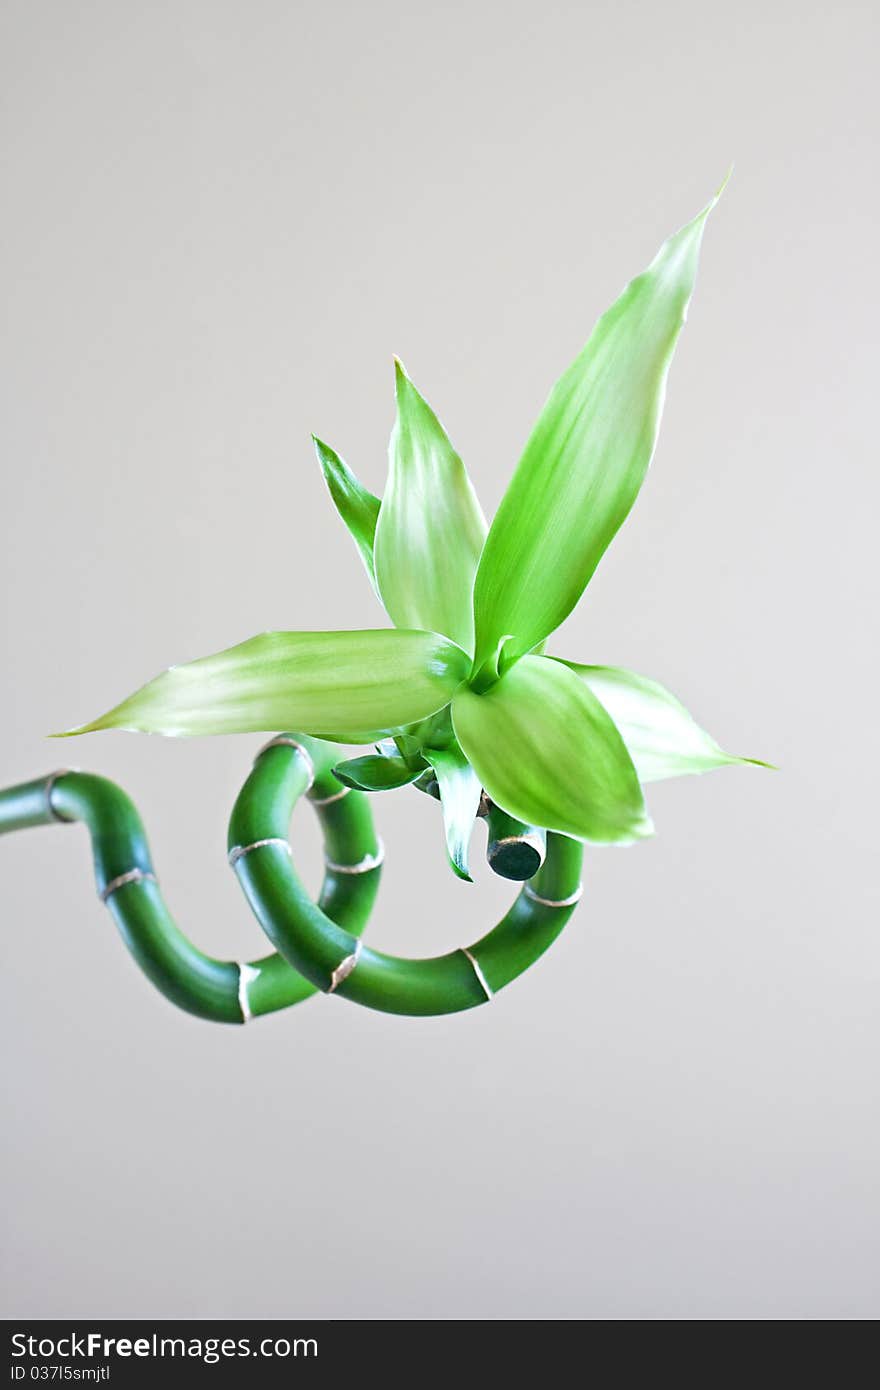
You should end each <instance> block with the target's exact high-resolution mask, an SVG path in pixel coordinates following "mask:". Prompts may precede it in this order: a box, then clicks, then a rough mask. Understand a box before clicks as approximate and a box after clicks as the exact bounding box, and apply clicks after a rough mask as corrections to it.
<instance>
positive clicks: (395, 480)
mask: <svg viewBox="0 0 880 1390" xmlns="http://www.w3.org/2000/svg"><path fill="white" fill-rule="evenodd" d="M396 376H397V388H396V389H397V419H396V422H395V425H394V430H393V431H392V435H391V444H390V446H389V455H388V457H389V468H388V486H387V487H386V489H385V496H384V497H383V499H382V506H381V509H380V511H379V521H378V524H377V526H376V543H375V552H374V554H375V563H376V578H377V580H378V584H379V593H380V595H381V597H382V602H383V603H384V605H385V609H386V611H387V613H388V615H389V617H390V618H391V621H392V622H393V623H394V624H395V625H396V626H397V627H403V628H417V627H421V628H425V629H427V630H428V631H431V632H442V633H443V634H444V636H446V637H450V638H452V640H453V642H457V643H458V645H459V646H460V647H462V648H463V649H464V650H465V651H467V652H472V651H473V643H474V626H473V589H474V575H475V574H476V571H477V562H478V560H479V557H480V551H481V550H482V547H483V540H484V538H485V535H486V522H485V518H484V517H483V513H482V511H481V510H480V504H479V502H478V501H477V497H476V493H475V492H474V490H473V488H472V486H471V483H470V479H469V478H468V475H467V472H466V471H465V467H464V464H463V463H462V461H461V459H460V458H459V456H458V454H457V453H456V452H455V450H454V449H453V447H452V445H451V444H450V442H449V439H448V438H447V436H446V432H445V430H444V429H443V426H442V425H441V424H440V421H439V420H438V419H437V417H436V415H435V414H434V412H433V411H432V409H431V407H430V406H429V405H428V404H427V402H426V401H425V400H423V399H422V397H421V396H420V395H419V393H418V391H417V390H416V388H415V386H413V384H412V382H411V381H410V379H409V377H408V376H407V375H406V372H405V371H404V369H403V367H402V366H401V364H400V363H399V362H397V363H396Z"/></svg>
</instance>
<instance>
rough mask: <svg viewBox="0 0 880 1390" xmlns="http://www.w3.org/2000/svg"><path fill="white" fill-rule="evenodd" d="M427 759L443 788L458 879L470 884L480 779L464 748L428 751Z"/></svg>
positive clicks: (446, 825) (449, 843) (451, 854)
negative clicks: (473, 832)
mask: <svg viewBox="0 0 880 1390" xmlns="http://www.w3.org/2000/svg"><path fill="white" fill-rule="evenodd" d="M423 756H424V758H425V761H426V762H428V763H430V764H431V767H432V768H433V769H434V772H435V774H436V777H437V784H438V786H439V788H440V801H441V804H442V806H443V825H444V828H445V830H446V848H447V849H448V851H449V862H450V864H451V865H452V868H453V869H454V871H455V873H457V874H458V877H459V878H464V879H467V881H468V883H470V882H471V881H472V880H471V876H470V871H469V869H468V846H469V844H470V839H471V833H472V831H473V828H474V821H475V820H476V818H477V810H478V808H479V805H480V794H481V792H482V790H483V788H482V785H481V783H480V779H479V778H478V777H477V775H476V773H475V772H474V770H473V768H472V767H471V765H470V763H469V762H468V761H467V759H466V758H465V756H464V754H463V753H462V751H461V749H460V748H455V747H450V748H444V749H442V751H441V750H440V749H437V748H426V749H425V750H424V753H423Z"/></svg>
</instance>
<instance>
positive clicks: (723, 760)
mask: <svg viewBox="0 0 880 1390" xmlns="http://www.w3.org/2000/svg"><path fill="white" fill-rule="evenodd" d="M557 659H559V658H557ZM561 664H562V665H565V666H567V667H568V669H569V670H570V671H574V672H575V674H576V675H577V676H579V677H580V679H581V680H582V681H585V682H586V684H587V685H588V686H589V688H590V689H591V690H592V692H593V694H594V695H595V696H596V698H597V699H598V700H599V701H600V702H601V704H602V705H604V707H605V709H606V710H607V711H608V713H609V714H610V715H611V718H612V719H613V720H614V723H615V724H616V725H617V728H618V729H619V731H620V734H621V736H622V738H623V741H624V743H625V744H626V746H627V748H628V749H629V755H630V757H631V758H632V760H633V763H634V764H635V769H636V772H637V773H638V774H639V780H640V781H642V782H659V781H661V780H662V779H663V778H664V777H681V776H684V774H685V773H689V772H709V771H711V769H712V768H715V767H726V766H729V765H730V764H732V763H755V764H757V765H758V766H759V767H768V766H769V764H768V763H762V762H761V761H760V759H758V758H739V757H736V756H735V755H734V754H732V753H725V751H724V749H723V748H720V747H719V746H718V744H717V743H716V742H715V740H714V738H712V737H711V736H710V735H709V734H707V733H706V731H705V729H701V728H700V726H699V724H698V723H697V722H696V720H695V719H693V718H692V716H691V715H690V714H688V712H687V710H686V709H685V707H684V705H682V704H681V703H680V702H679V701H678V700H676V698H675V696H674V695H671V694H670V692H669V691H668V690H666V689H665V688H664V686H662V685H660V684H659V683H658V682H657V681H652V680H649V679H648V677H647V676H638V675H636V674H635V672H634V671H625V670H622V669H621V668H620V667H618V666H578V665H577V664H576V663H575V662H573V661H565V662H562V663H561Z"/></svg>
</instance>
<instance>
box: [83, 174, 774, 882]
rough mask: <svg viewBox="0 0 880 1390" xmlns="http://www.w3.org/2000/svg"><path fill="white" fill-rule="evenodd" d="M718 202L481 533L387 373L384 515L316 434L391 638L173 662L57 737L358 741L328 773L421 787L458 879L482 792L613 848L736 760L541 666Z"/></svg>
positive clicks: (563, 396)
mask: <svg viewBox="0 0 880 1390" xmlns="http://www.w3.org/2000/svg"><path fill="white" fill-rule="evenodd" d="M716 201H717V195H716V198H713V199H712V201H711V202H710V203H709V205H708V206H707V207H706V208H704V209H703V211H702V212H701V213H700V214H699V215H698V216H697V217H696V218H694V220H693V221H692V222H689V223H688V224H687V225H686V226H685V227H684V228H683V229H682V230H681V231H679V232H678V233H676V234H675V235H674V236H672V237H671V238H670V239H669V240H668V241H667V242H666V243H665V244H664V245H663V247H662V248H661V250H660V252H659V253H658V255H657V256H656V258H655V259H654V261H653V262H652V263H651V265H650V266H649V267H648V269H647V270H646V271H645V272H644V273H643V274H642V275H639V276H638V277H637V278H636V279H635V280H633V281H632V282H631V283H630V284H629V285H628V286H627V287H626V289H625V290H624V292H623V294H622V295H621V296H620V298H619V299H618V300H617V301H616V303H615V304H614V305H613V306H612V307H611V308H610V309H609V310H608V312H607V313H606V314H604V315H603V317H602V318H601V319H600V320H599V322H598V324H597V326H596V328H595V330H594V332H593V334H592V336H591V337H590V339H589V342H588V343H587V345H586V347H585V348H584V350H583V351H582V352H581V354H580V355H579V356H578V358H577V359H576V360H575V361H574V363H573V364H572V365H571V366H570V367H569V369H568V371H567V372H565V374H564V375H563V376H562V377H561V378H560V380H559V381H558V382H557V383H556V386H555V387H554V388H553V391H552V392H551V394H550V397H549V400H548V401H547V404H546V405H545V407H544V410H543V411H542V413H541V415H540V417H539V419H538V421H537V424H536V425H535V427H534V430H533V431H532V435H531V438H530V439H529V441H528V443H527V444H526V448H525V451H524V453H523V455H522V458H521V460H520V462H519V466H518V468H517V469H516V472H515V473H514V476H513V479H512V481H511V483H510V486H509V487H508V489H507V493H506V494H505V496H504V498H503V500H502V502H501V506H500V508H499V510H498V513H497V515H496V517H495V519H494V521H493V523H492V526H491V527H488V528H487V525H486V522H485V519H484V517H483V513H482V511H481V509H480V505H479V502H478V501H477V497H476V493H475V492H474V489H473V487H472V485H471V482H470V479H469V478H468V475H467V472H466V470H465V467H464V464H463V463H462V461H461V459H460V458H459V456H458V454H457V453H456V452H455V450H454V448H453V446H452V444H451V443H450V441H449V439H448V437H447V435H446V432H445V431H444V429H443V427H442V425H441V424H440V422H439V420H438V419H437V416H436V415H435V414H434V412H433V411H432V410H431V408H430V406H429V405H428V404H427V402H426V401H425V400H424V398H423V397H422V396H421V395H420V394H419V392H418V391H417V390H416V388H415V386H414V385H413V383H412V381H411V380H410V378H409V377H408V376H407V374H406V372H405V371H404V369H403V367H402V365H401V364H400V362H399V361H398V362H396V395H397V419H396V422H395V426H394V431H393V433H392V437H391V445H390V450H389V473H388V484H387V487H386V490H385V494H384V496H383V498H382V499H381V501H380V499H379V498H378V497H375V496H373V495H372V494H371V493H370V492H368V491H367V489H366V488H364V487H363V486H362V485H361V484H360V483H359V482H358V480H357V478H356V477H355V476H354V474H353V473H352V472H351V470H350V469H349V468H348V467H347V466H346V464H345V463H344V462H343V460H342V459H341V458H340V457H339V455H338V454H336V453H335V452H334V451H333V450H332V449H331V448H330V447H329V446H328V445H327V444H325V443H323V442H322V441H321V440H320V439H317V438H316V439H315V447H316V449H317V453H318V458H319V460H320V463H321V467H322V469H323V471H324V477H325V479H326V481H327V485H328V488H329V490H330V494H331V496H332V498H333V501H334V503H335V504H336V507H337V510H338V511H339V514H340V516H341V517H342V519H343V521H344V522H345V524H346V526H347V527H348V529H349V531H350V532H351V534H352V536H353V538H354V540H355V542H356V544H357V546H358V549H359V551H360V554H361V557H362V559H363V562H364V566H365V568H366V571H367V575H368V577H369V579H370V582H371V584H372V585H373V588H374V589H375V591H376V594H377V595H378V597H379V599H380V601H381V602H382V603H383V605H384V607H385V610H386V612H387V614H388V616H389V618H390V619H391V621H392V623H393V624H394V628H393V629H384V630H377V631H363V632H272V633H264V634H263V635H261V636H259V637H255V638H253V639H251V640H250V641H248V642H243V643H242V644H240V645H239V646H236V647H232V648H231V649H229V650H227V651H224V652H220V653H219V654H218V655H215V656H209V657H203V658H202V659H201V660H197V661H193V662H190V663H189V664H187V665H184V666H176V667H172V668H171V669H169V670H168V671H166V672H164V673H163V674H162V675H161V676H159V677H158V678H157V679H155V680H153V681H151V682H150V683H149V684H148V685H146V686H144V687H143V688H142V689H141V690H139V691H137V692H136V693H135V694H134V695H131V696H129V698H128V699H126V700H123V701H122V703H121V704H118V705H116V706H115V707H114V708H113V709H111V710H110V711H109V712H108V713H107V714H104V715H102V716H101V717H100V718H98V719H95V720H93V721H91V722H90V723H88V724H84V725H82V726H81V727H80V728H78V729H73V730H70V731H69V732H70V733H75V734H82V733H88V732H91V731H93V730H97V729H110V728H123V729H131V730H138V731H141V732H148V733H162V734H173V735H192V734H216V733H240V732H245V731H250V730H262V729H266V730H269V729H275V728H278V727H279V726H281V725H286V726H290V727H295V728H297V729H301V730H303V731H304V732H306V733H308V734H311V735H314V736H316V737H319V738H330V739H334V740H336V741H338V742H341V743H354V744H375V745H377V751H376V752H375V753H372V754H369V755H367V756H363V757H358V758H354V759H352V760H348V761H344V762H342V763H340V764H339V766H338V767H337V768H336V773H337V776H338V777H339V778H340V779H341V780H342V781H343V782H345V783H346V784H348V785H349V786H352V787H356V788H358V789H361V790H365V791H380V790H385V789H388V788H390V787H400V786H404V785H405V784H407V783H411V782H420V783H421V785H422V786H423V787H424V786H426V785H428V784H430V783H431V782H436V785H437V787H438V788H439V796H440V800H441V801H442V805H443V814H444V820H445V825H446V837H447V844H448V849H449V857H450V861H451V863H452V866H453V867H454V869H455V871H456V872H457V873H458V874H459V875H461V876H462V877H468V876H469V875H468V841H469V838H470V834H471V829H472V826H473V824H474V821H475V818H476V816H477V812H478V808H479V806H480V797H481V792H482V790H483V789H485V792H486V794H487V795H488V797H489V798H490V799H491V801H492V802H493V803H494V804H495V805H497V806H498V807H500V808H501V809H502V810H504V811H506V812H507V813H509V814H510V815H511V816H513V817H515V818H516V819H517V820H518V821H520V822H523V823H524V824H526V825H530V826H538V827H541V828H542V829H544V830H552V831H557V832H559V833H561V834H564V835H570V836H574V837H576V838H578V839H581V840H584V841H590V842H593V843H625V842H628V841H632V840H637V839H639V838H641V837H642V836H645V835H647V834H650V833H651V829H652V827H651V822H650V820H649V818H648V814H647V811H646V808H645V801H644V796H643V791H642V784H643V783H646V782H650V781H653V780H656V779H657V778H662V777H669V776H675V775H678V774H681V773H689V772H703V771H705V770H707V769H708V768H714V767H720V766H723V765H725V764H730V763H740V762H748V761H753V760H750V759H744V758H738V757H733V756H731V755H730V754H728V753H725V752H724V751H723V750H722V749H721V748H720V747H719V746H718V744H717V743H716V742H715V741H714V739H712V738H710V737H709V735H708V734H706V733H705V732H704V731H703V730H702V729H700V728H699V726H698V725H697V724H696V723H695V722H694V720H693V719H691V717H690V715H689V714H688V713H687V711H686V710H685V709H684V707H683V706H682V705H681V704H680V703H679V702H678V701H677V700H676V699H675V698H674V697H673V696H672V695H670V694H669V692H668V691H666V690H664V689H663V687H662V686H660V685H658V684H657V683H656V682H654V681H651V680H648V679H646V678H645V677H643V676H638V675H635V674H633V673H632V672H628V671H624V670H620V669H617V668H612V667H603V666H591V665H580V664H576V663H574V662H570V661H564V660H563V659H562V658H559V657H556V656H551V655H546V654H544V653H543V647H544V643H545V642H546V640H547V638H548V637H549V636H550V634H551V633H552V632H553V631H554V630H555V629H556V628H557V627H558V626H559V624H560V623H561V622H562V621H563V619H564V618H565V617H567V616H568V614H569V613H570V612H571V611H572V609H573V608H574V606H575V604H576V603H577V602H578V600H579V598H580V597H581V594H582V593H583V591H584V589H585V588H586V586H587V584H588V583H589V580H590V578H591V576H592V574H593V572H594V570H595V569H596V566H597V565H598V563H599V561H600V560H601V558H602V555H603V554H604V552H605V550H606V549H607V547H608V545H609V543H610V541H611V540H612V538H613V537H614V535H615V533H616V532H617V530H618V528H619V527H620V525H621V523H622V522H623V520H624V519H625V517H626V516H627V513H628V512H629V510H630V508H631V506H632V504H633V502H634V501H635V498H636V495H637V493H638V491H639V488H640V487H641V484H642V481H643V479H644V477H645V473H646V471H647V468H648V464H649V461H650V458H651V454H652V452H653V448H654V443H655V440H656V436H657V430H658V426H659V422H660V413H661V408H662V404H663V397H664V392H665V387H666V377H667V372H668V369H669V364H670V361H671V358H672V354H673V350H674V347H675V343H676V340H677V338H678V334H679V331H680V329H681V326H682V324H683V322H684V319H685V315H686V311H687V307H688V302H689V300H690V297H691V292H692V289H693V284H694V278H695V275H696V269H697V258H698V253H699V248H700V242H701V239H702V235H703V229H704V225H705V222H706V218H707V216H708V214H709V212H710V210H711V208H712V207H713V206H714V204H715V202H716Z"/></svg>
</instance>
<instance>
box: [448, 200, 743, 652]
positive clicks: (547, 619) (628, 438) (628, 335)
mask: <svg viewBox="0 0 880 1390" xmlns="http://www.w3.org/2000/svg"><path fill="white" fill-rule="evenodd" d="M715 201H716V199H713V200H712V202H711V203H710V204H709V206H708V207H707V208H705V209H704V210H703V211H702V212H701V213H700V214H699V216H698V217H696V218H695V219H694V220H693V222H689V223H688V225H687V226H686V227H684V228H682V230H681V231H680V232H678V233H676V235H675V236H673V237H671V238H670V239H669V241H667V242H666V243H665V244H664V245H663V246H662V247H661V249H660V251H659V253H658V255H657V256H656V257H655V259H654V260H653V261H652V263H651V265H650V266H649V267H648V269H647V270H646V271H645V272H644V273H643V274H642V275H639V276H638V278H637V279H635V280H633V281H631V282H630V284H629V285H627V287H626V289H625V290H624V292H623V294H622V295H621V296H620V298H619V299H618V300H617V302H616V303H615V304H614V305H612V307H611V308H610V309H609V310H608V311H607V313H605V314H604V315H603V316H602V318H600V320H599V322H598V323H597V325H596V327H595V329H594V330H593V333H592V336H591V337H590V340H589V342H588V343H587V345H586V347H585V348H584V350H583V352H582V353H581V354H580V356H579V357H578V358H576V360H575V361H574V362H573V363H572V365H571V366H570V367H569V369H568V371H567V372H565V374H564V375H563V376H562V377H561V378H560V379H559V381H558V382H557V383H556V385H555V386H554V388H553V391H552V392H551V394H550V398H549V400H548V401H547V404H546V405H545V407H544V409H543V411H542V413H541V415H540V417H539V419H538V422H537V424H536V425H535V428H534V430H533V431H532V435H531V438H530V439H529V441H528V443H527V444H526V448H525V452H524V453H523V456H522V458H521V459H520V462H519V465H518V467H517V470H516V472H515V474H514V476H513V479H512V481H511V483H510V486H509V487H508V489H507V492H506V494H505V496H504V498H503V500H502V502H501V506H500V507H499V509H498V513H497V515H496V517H495V519H494V521H493V523H492V527H491V530H490V532H489V535H488V537H487V539H486V544H485V547H484V550H483V555H482V558H481V560H480V567H479V570H478V572H477V579H476V585H475V590H474V611H475V618H476V646H477V650H476V665H477V666H478V667H479V666H481V665H482V664H483V663H485V662H487V661H491V659H492V657H493V655H494V653H495V651H496V648H497V645H498V642H499V641H500V640H501V639H502V638H503V637H505V636H506V635H508V634H512V636H511V640H510V641H509V642H508V643H507V646H506V648H505V653H504V658H505V660H507V661H510V660H511V659H515V658H516V657H518V656H520V655H522V654H523V653H524V652H527V651H529V650H530V649H531V648H532V647H534V646H535V645H536V643H538V642H540V641H541V640H542V639H543V638H544V637H546V636H547V635H548V634H549V633H550V632H552V631H553V630H554V629H555V628H557V627H558V626H559V624H560V623H561V622H562V621H563V619H564V618H566V617H567V616H568V614H569V613H570V612H571V610H572V609H573V608H574V606H575V604H576V603H577V601H578V599H579V598H580V596H581V594H582V593H583V591H584V589H585V588H586V586H587V584H588V583H589V580H590V577H591V576H592V574H593V571H594V570H595V568H596V566H597V565H598V563H599V561H600V560H601V558H602V556H603V554H604V553H605V550H606V549H607V547H608V545H609V543H610V542H611V540H612V538H613V537H614V535H615V533H616V532H617V530H618V528H619V527H620V525H621V523H622V522H623V521H624V519H625V517H626V515H627V513H628V512H629V510H630V507H631V506H632V504H633V502H634V501H635V498H636V495H637V493H638V491H639V488H640V487H641V485H642V480H643V479H644V476H645V473H646V471H647V468H648V464H649V462H650V459H651V454H652V452H653V449H654V444H655V441H656V438H657V431H658V428H659V424H660V415H661V411H662V407H663V397H664V393H665V389H666V376H667V373H668V370H669V364H670V362H671V360H672V353H673V350H674V348H675V343H676V340H677V338H678V334H679V331H680V329H681V326H682V324H683V322H684V319H685V314H686V311H687V306H688V301H689V299H690V296H691V291H692V289H693V284H694V277H695V275H696V271H697V259H698V254H699V249H700V241H701V239H702V235H703V227H704V224H705V221H706V217H707V216H708V213H709V211H710V210H711V208H712V207H713V206H714V204H715Z"/></svg>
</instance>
